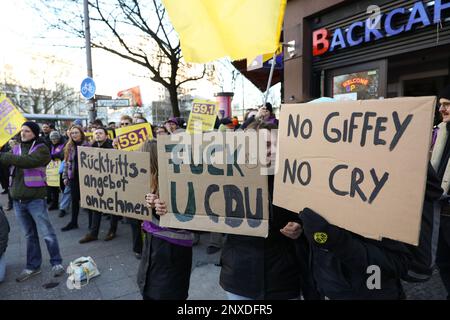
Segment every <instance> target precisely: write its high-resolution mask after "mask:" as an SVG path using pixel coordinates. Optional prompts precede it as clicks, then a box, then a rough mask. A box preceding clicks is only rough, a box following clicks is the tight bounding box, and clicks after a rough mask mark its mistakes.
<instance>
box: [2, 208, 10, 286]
mask: <svg viewBox="0 0 450 320" xmlns="http://www.w3.org/2000/svg"><path fill="white" fill-rule="evenodd" d="M9 230H10V229H9V224H8V219H6V215H5V212H4V211H3V208H2V207H1V206H0V282H2V281H3V280H4V279H5V271H6V261H5V251H6V248H7V247H8V234H9Z"/></svg>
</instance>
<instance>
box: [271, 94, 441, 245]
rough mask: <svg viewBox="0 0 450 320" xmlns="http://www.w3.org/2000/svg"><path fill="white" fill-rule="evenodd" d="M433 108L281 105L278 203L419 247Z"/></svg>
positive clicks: (428, 103) (368, 103)
mask: <svg viewBox="0 0 450 320" xmlns="http://www.w3.org/2000/svg"><path fill="white" fill-rule="evenodd" d="M434 108H435V98H434V97H417V98H395V99H385V100H365V101H345V102H328V103H317V104H298V105H283V106H282V108H281V115H280V126H279V128H280V129H279V140H278V152H277V164H278V171H277V174H276V176H275V187H274V204H276V205H278V206H281V207H284V208H286V209H289V210H291V211H293V212H300V211H301V210H302V209H303V208H305V207H309V208H311V209H313V210H315V211H316V212H318V213H319V214H320V215H322V216H323V217H324V218H326V219H327V220H328V221H329V222H330V223H332V224H334V225H337V226H339V227H342V228H344V229H347V230H349V231H352V232H355V233H358V234H360V235H362V236H365V237H368V238H373V239H381V238H382V237H386V238H390V239H394V240H399V241H402V242H406V243H410V244H414V245H417V244H418V239H419V232H420V221H421V215H422V206H423V200H424V193H425V183H426V172H427V163H428V156H429V146H430V141H431V133H432V123H433V116H434ZM352 114H353V116H352ZM352 119H353V120H352ZM297 120H298V122H297ZM297 129H298V130H297ZM297 134H298V135H297ZM326 136H328V139H327V138H326Z"/></svg>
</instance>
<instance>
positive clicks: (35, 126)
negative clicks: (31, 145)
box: [22, 121, 41, 138]
mask: <svg viewBox="0 0 450 320" xmlns="http://www.w3.org/2000/svg"><path fill="white" fill-rule="evenodd" d="M23 126H27V127H28V128H30V129H31V131H33V133H34V136H35V138H39V132H41V128H39V125H38V124H37V123H36V122H32V121H27V122H24V123H23V124H22V127H23Z"/></svg>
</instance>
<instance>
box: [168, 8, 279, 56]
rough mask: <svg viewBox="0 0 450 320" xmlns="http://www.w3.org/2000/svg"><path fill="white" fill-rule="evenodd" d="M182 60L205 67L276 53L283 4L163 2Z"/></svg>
mask: <svg viewBox="0 0 450 320" xmlns="http://www.w3.org/2000/svg"><path fill="white" fill-rule="evenodd" d="M163 3H164V6H165V8H166V10H167V11H168V13H169V17H170V20H171V22H172V24H173V26H174V28H175V30H176V31H177V32H178V34H179V36H180V41H181V50H182V52H183V56H184V59H185V60H186V61H188V62H198V63H205V62H209V61H212V60H215V59H219V58H222V57H225V56H229V57H230V58H231V59H232V60H239V59H245V58H247V57H256V56H258V55H260V54H265V53H269V52H275V51H276V50H277V48H278V46H279V44H280V33H281V28H282V24H283V18H284V10H285V8H286V0H226V1H225V0H163Z"/></svg>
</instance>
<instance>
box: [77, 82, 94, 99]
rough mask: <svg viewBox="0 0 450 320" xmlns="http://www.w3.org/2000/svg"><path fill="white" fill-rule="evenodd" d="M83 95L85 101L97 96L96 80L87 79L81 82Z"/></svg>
mask: <svg viewBox="0 0 450 320" xmlns="http://www.w3.org/2000/svg"><path fill="white" fill-rule="evenodd" d="M80 91H81V95H82V96H83V97H84V98H85V99H92V98H93V97H94V95H95V82H94V79H92V78H90V77H87V78H85V79H84V80H83V82H81V89H80Z"/></svg>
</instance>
